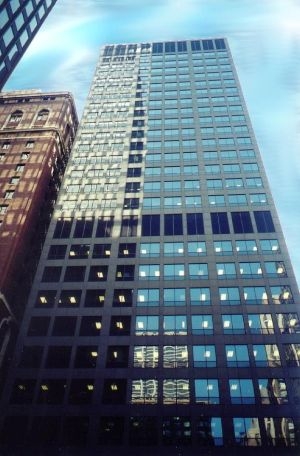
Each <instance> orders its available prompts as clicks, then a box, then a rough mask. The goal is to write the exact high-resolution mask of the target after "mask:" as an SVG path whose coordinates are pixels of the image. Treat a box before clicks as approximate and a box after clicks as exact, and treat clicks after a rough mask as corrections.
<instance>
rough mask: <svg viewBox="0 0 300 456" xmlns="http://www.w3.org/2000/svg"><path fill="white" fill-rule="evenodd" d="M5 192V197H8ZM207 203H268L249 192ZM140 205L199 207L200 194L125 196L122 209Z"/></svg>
mask: <svg viewBox="0 0 300 456" xmlns="http://www.w3.org/2000/svg"><path fill="white" fill-rule="evenodd" d="M7 193H8V192H6V194H5V198H8V196H7ZM12 193H13V192H12ZM208 204H209V205H210V206H213V207H215V206H248V205H249V204H251V205H256V206H257V205H262V206H265V205H267V204H268V201H267V195H266V194H265V193H250V194H249V195H248V197H247V195H245V194H232V195H227V196H226V197H225V196H224V195H208ZM140 206H142V207H143V208H145V209H157V208H177V207H201V206H202V197H201V196H200V195H193V196H185V197H182V196H180V195H178V196H165V197H164V198H160V197H153V196H151V197H149V198H147V197H144V198H143V199H140V198H125V199H124V203H123V208H124V209H138V208H139V207H140Z"/></svg>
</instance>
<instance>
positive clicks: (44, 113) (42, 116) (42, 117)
mask: <svg viewBox="0 0 300 456" xmlns="http://www.w3.org/2000/svg"><path fill="white" fill-rule="evenodd" d="M48 116H49V109H41V110H40V111H39V112H38V115H37V118H36V120H37V121H38V122H45V121H46V120H47V118H48Z"/></svg>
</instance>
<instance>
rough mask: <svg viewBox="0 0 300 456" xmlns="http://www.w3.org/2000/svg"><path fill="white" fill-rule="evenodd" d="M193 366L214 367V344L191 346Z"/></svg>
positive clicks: (215, 363) (215, 362)
mask: <svg viewBox="0 0 300 456" xmlns="http://www.w3.org/2000/svg"><path fill="white" fill-rule="evenodd" d="M193 362H194V367H216V365H217V361H216V349H215V346H214V345H194V346H193Z"/></svg>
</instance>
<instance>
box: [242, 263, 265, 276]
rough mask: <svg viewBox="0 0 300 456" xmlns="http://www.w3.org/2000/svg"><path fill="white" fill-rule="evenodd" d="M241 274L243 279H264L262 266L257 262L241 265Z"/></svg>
mask: <svg viewBox="0 0 300 456" xmlns="http://www.w3.org/2000/svg"><path fill="white" fill-rule="evenodd" d="M239 272H240V275H241V277H242V278H243V279H249V278H261V277H262V269H261V264H260V263H256V262H251V263H239Z"/></svg>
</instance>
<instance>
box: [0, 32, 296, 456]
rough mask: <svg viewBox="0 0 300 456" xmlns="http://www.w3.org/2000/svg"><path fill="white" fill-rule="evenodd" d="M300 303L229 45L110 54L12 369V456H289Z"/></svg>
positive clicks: (135, 48) (191, 44)
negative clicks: (41, 455) (24, 451)
mask: <svg viewBox="0 0 300 456" xmlns="http://www.w3.org/2000/svg"><path fill="white" fill-rule="evenodd" d="M297 304H299V294H298V288H297V284H296V282H295V278H294V275H293V271H292V267H291V264H290V260H289V257H288V253H287V249H286V246H285V242H284V238H283V235H282V231H281V228H280V225H279V221H278V217H277V214H276V210H275V207H274V203H273V201H272V196H271V193H270V189H269V186H268V182H267V178H266V175H265V171H264V168H263V164H262V160H261V158H260V154H259V151H258V148H257V144H256V141H255V137H254V134H253V130H252V127H251V123H250V120H249V116H248V113H247V109H246V106H245V102H244V99H243V95H242V92H241V89H240V87H239V83H238V79H237V75H236V71H235V68H234V65H233V61H232V58H231V55H230V50H229V48H228V45H227V42H226V40H224V39H205V40H193V41H177V42H165V43H163V42H157V43H142V44H128V45H127V44H122V45H110V46H105V47H104V48H103V49H102V51H101V56H100V60H99V64H98V66H97V69H96V73H95V76H94V79H93V82H92V87H91V91H90V93H89V97H88V101H87V105H86V108H85V111H84V114H83V118H82V121H81V125H80V128H79V133H78V135H77V140H76V141H75V146H74V148H73V152H72V154H71V158H70V160H69V163H68V167H67V171H66V174H65V178H64V183H63V186H62V189H61V192H60V197H59V200H58V204H57V206H56V210H55V213H54V217H53V219H52V222H51V224H50V229H49V231H48V235H47V238H46V243H45V246H44V250H43V253H42V258H41V261H40V264H39V267H38V272H37V275H36V278H35V281H34V284H33V287H32V291H31V296H30V299H29V303H28V308H27V311H26V314H25V318H24V321H23V324H22V328H21V334H20V337H19V341H18V346H17V350H16V354H15V358H14V360H13V363H12V368H11V370H10V373H9V381H8V382H7V385H6V390H5V395H4V399H3V401H2V404H3V406H5V410H6V414H5V416H3V417H2V434H1V439H2V446H3V447H4V448H11V445H12V442H13V443H14V445H15V446H17V445H20V446H21V445H23V447H25V448H48V449H49V448H52V450H51V451H55V448H56V449H57V448H64V449H65V451H66V454H74V453H72V451H75V450H74V449H75V448H76V449H79V448H81V450H78V451H80V452H81V453H80V454H101V455H119V454H120V452H121V451H122V452H123V453H124V454H128V455H131V456H132V455H138V454H141V451H142V452H143V454H147V455H153V454H159V455H176V456H177V455H195V454H205V455H206V454H209V455H214V454H224V455H227V454H229V453H230V454H234V455H243V454H252V452H253V447H255V453H256V454H264V452H265V451H266V447H269V450H268V451H270V454H274V455H275V454H277V455H282V454H297V452H298V451H299V447H298V445H299V424H300V416H299V400H300V394H299V392H300V380H299V364H300V334H299V333H300V328H299V323H298V321H299V307H297ZM16 428H17V429H18V430H19V432H18V433H17V435H16V432H15V429H16ZM297 447H298V448H297ZM49 451H50V450H49ZM97 452H98V453H97ZM51 454H53V452H52V453H51ZM76 454H77V453H76Z"/></svg>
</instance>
